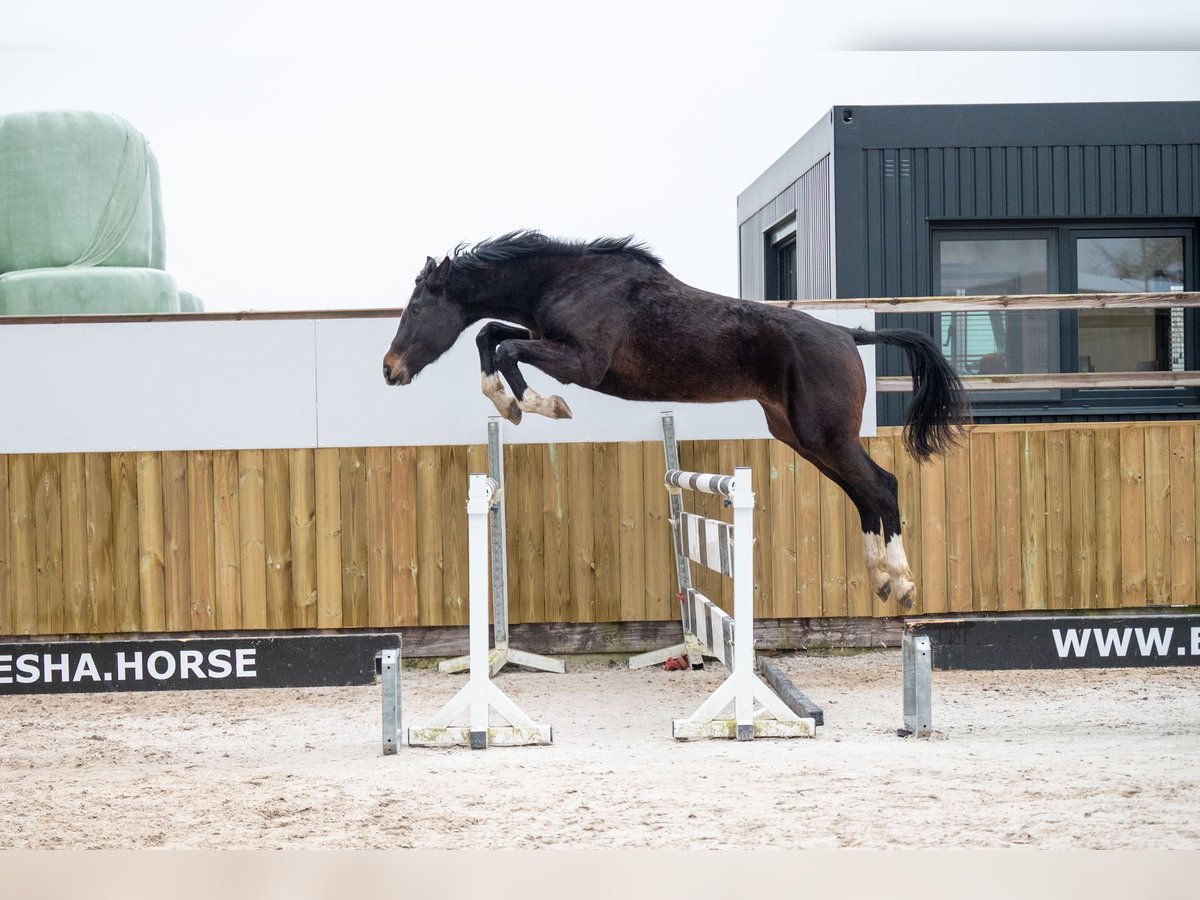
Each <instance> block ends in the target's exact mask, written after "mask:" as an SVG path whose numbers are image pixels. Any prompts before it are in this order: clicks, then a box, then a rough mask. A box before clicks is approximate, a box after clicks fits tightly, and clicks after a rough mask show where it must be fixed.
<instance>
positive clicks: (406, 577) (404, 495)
mask: <svg viewBox="0 0 1200 900" xmlns="http://www.w3.org/2000/svg"><path fill="white" fill-rule="evenodd" d="M319 452H320V451H318V453H319ZM416 495H417V455H416V452H415V450H414V448H412V447H393V448H392V509H391V516H392V587H393V589H394V591H395V599H394V608H395V615H396V624H397V625H416V624H417V623H418V621H419V619H418V615H417V569H418V568H419V559H418V557H417V521H416V517H417V506H416V499H417V497H416Z"/></svg>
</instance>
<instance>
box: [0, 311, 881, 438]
mask: <svg viewBox="0 0 1200 900" xmlns="http://www.w3.org/2000/svg"><path fill="white" fill-rule="evenodd" d="M839 315H841V316H843V317H844V316H846V315H848V314H845V313H843V314H839ZM865 315H866V317H867V319H866V321H865V324H866V325H867V326H868V327H869V326H870V324H871V323H870V318H871V317H870V314H869V313H867V314H865ZM855 323H856V324H861V323H862V322H861V317H859V318H858V319H856V322H855ZM847 324H849V322H847ZM395 328H396V320H393V319H389V318H341V319H301V320H249V321H215V322H204V321H187V320H184V321H171V322H145V323H80V324H77V323H68V324H47V325H40V324H11V323H0V385H2V386H3V387H2V388H0V453H61V452H83V451H100V452H103V451H114V450H194V449H235V448H264V449H267V448H283V447H352V446H384V445H419V444H435V445H436V444H477V443H483V442H484V441H485V440H486V420H487V417H488V416H490V415H495V414H496V413H495V407H494V406H493V405H492V404H491V402H490V401H489V400H487V399H486V398H485V397H484V396H483V394H482V393H481V392H480V389H479V358H478V355H477V353H476V350H475V342H474V335H475V331H476V329H475V328H472V329H468V331H467V332H466V333H464V335H463V336H462V338H461V339H460V340H459V341H458V343H457V344H456V345H455V346H454V348H453V349H452V350H451V351H450V352H449V353H447V354H446V355H445V356H444V357H443V358H442V359H440V360H438V361H437V362H436V363H434V364H433V365H431V366H430V367H429V368H428V369H426V370H425V371H424V372H422V373H421V374H420V375H419V376H418V377H417V378H416V380H414V381H413V383H412V384H410V385H408V386H406V387H389V386H388V385H386V384H385V383H384V381H383V377H382V374H381V364H382V361H383V355H384V353H385V352H386V351H387V348H388V345H389V343H390V342H391V339H392V336H393V334H394V333H395ZM867 349H868V350H869V349H870V348H867ZM864 359H865V362H866V365H867V373H868V384H873V382H874V374H875V367H874V354H873V353H867V354H864ZM526 371H527V377H528V379H529V381H530V383H531V385H532V386H533V387H534V389H535V390H538V391H539V392H541V393H543V394H551V393H558V394H560V395H561V396H563V397H564V398H565V399H566V401H567V402H568V404H570V406H571V409H572V411H573V412H574V414H575V418H574V419H571V420H562V421H553V420H550V419H546V418H543V417H542V416H535V415H526V416H525V418H524V420H523V421H522V423H521V424H520V425H519V426H515V427H514V426H510V425H507V424H506V426H505V430H504V434H505V440H506V441H508V442H510V443H550V442H573V441H639V440H657V439H659V438H661V436H662V435H661V432H660V430H659V413H660V412H661V411H662V410H664V409H673V411H674V413H675V419H676V427H677V430H678V433H679V436H680V438H681V439H684V440H688V439H717V438H724V439H738V438H766V437H769V436H770V435H769V434H768V432H767V429H766V423H765V422H764V421H763V415H762V411H761V410H760V409H759V407H758V405H757V404H756V403H752V402H743V403H721V404H710V405H697V404H664V403H631V402H629V401H625V400H617V399H614V398H611V397H606V396H603V395H601V394H597V393H594V392H592V391H586V390H583V389H581V388H577V387H572V386H562V385H559V384H558V383H557V382H556V381H554V379H552V378H550V376H548V375H545V374H543V373H541V372H539V371H537V370H535V369H532V368H530V367H526ZM865 413H866V415H864V421H863V429H864V434H873V433H874V431H875V399H874V392H873V390H872V392H871V393H870V394H869V395H868V399H867V404H866V410H865Z"/></svg>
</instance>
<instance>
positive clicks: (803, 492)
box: [796, 460, 824, 617]
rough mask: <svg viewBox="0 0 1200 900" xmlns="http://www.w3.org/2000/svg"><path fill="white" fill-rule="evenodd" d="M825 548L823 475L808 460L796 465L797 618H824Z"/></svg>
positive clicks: (799, 461) (800, 461)
mask: <svg viewBox="0 0 1200 900" xmlns="http://www.w3.org/2000/svg"><path fill="white" fill-rule="evenodd" d="M823 556H824V554H823V553H822V548H821V473H820V472H818V471H817V469H816V467H815V466H814V465H813V464H812V463H810V462H808V461H807V460H798V461H797V462H796V594H797V602H798V609H797V612H796V615H798V616H804V617H814V616H819V615H821V585H822V583H823V580H824V576H823V574H822V572H821V566H822V563H823Z"/></svg>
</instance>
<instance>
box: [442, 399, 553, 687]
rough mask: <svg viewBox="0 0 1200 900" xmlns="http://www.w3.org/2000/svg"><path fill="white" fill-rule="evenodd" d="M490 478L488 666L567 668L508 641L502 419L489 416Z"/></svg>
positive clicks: (459, 660)
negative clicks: (492, 490) (494, 487)
mask: <svg viewBox="0 0 1200 900" xmlns="http://www.w3.org/2000/svg"><path fill="white" fill-rule="evenodd" d="M488 477H490V478H491V479H492V481H494V482H496V484H497V485H499V487H498V489H497V493H496V496H495V498H493V500H492V517H491V520H490V522H489V527H490V534H491V554H492V634H493V635H494V640H493V644H494V646H493V647H492V650H491V652H490V653H489V654H488V666H489V669H490V671H491V674H492V675H495V674H497V673H498V672H499V671H500V670H501V669H503V668H504V667H505V666H506V665H508V664H509V663H512V664H513V665H515V666H525V667H526V668H529V669H540V670H541V671H543V672H557V673H558V674H559V675H561V674H563V673H564V672H566V671H567V667H566V664H565V663H564V662H563V661H562V660H561V659H553V658H552V657H549V656H542V655H541V654H540V653H530V652H529V651H528V650H517V649H516V648H515V647H510V646H509V643H508V554H507V553H506V552H505V528H506V523H505V519H504V444H503V441H502V439H501V436H500V418H499V417H498V416H491V417H490V418H489V419H488ZM470 665H471V658H470V657H469V656H456V657H455V658H454V659H446V660H443V661H442V662H440V663H438V671H439V672H465V671H466V670H467V669H468V668H469V667H470Z"/></svg>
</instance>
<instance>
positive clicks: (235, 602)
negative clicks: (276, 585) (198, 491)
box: [213, 450, 242, 631]
mask: <svg viewBox="0 0 1200 900" xmlns="http://www.w3.org/2000/svg"><path fill="white" fill-rule="evenodd" d="M239 525H240V523H239V520H238V455H237V451H236V450H217V451H215V452H214V453H213V566H214V568H215V578H214V585H215V592H216V593H215V595H214V605H213V627H214V628H216V629H218V630H220V631H227V630H232V629H238V628H241V627H242V572H241V529H240V527H239Z"/></svg>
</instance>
